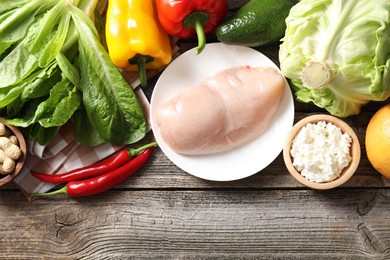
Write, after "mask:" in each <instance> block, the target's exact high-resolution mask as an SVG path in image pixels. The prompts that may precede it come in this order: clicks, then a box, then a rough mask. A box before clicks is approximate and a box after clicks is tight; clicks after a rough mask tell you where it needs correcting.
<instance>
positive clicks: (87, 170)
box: [31, 142, 157, 184]
mask: <svg viewBox="0 0 390 260" xmlns="http://www.w3.org/2000/svg"><path fill="white" fill-rule="evenodd" d="M155 145H157V143H156V142H152V143H149V144H146V145H144V146H142V147H140V148H137V149H130V150H126V149H122V150H121V151H119V152H118V153H116V154H115V155H113V156H111V157H109V158H107V159H105V160H103V161H100V162H98V163H95V164H92V165H88V166H85V167H81V168H77V169H74V170H72V171H69V172H66V173H61V174H47V173H40V172H35V171H32V172H31V174H32V175H33V176H34V177H36V178H38V179H39V180H41V181H44V182H50V183H56V184H58V183H67V182H70V181H76V180H82V179H87V178H91V177H94V176H98V175H101V174H103V173H106V172H109V171H113V170H115V169H117V168H119V167H120V166H122V165H124V164H126V163H128V162H130V161H131V159H132V158H133V157H134V156H135V155H137V154H138V153H140V152H141V151H143V150H145V149H146V148H149V147H152V146H155Z"/></svg>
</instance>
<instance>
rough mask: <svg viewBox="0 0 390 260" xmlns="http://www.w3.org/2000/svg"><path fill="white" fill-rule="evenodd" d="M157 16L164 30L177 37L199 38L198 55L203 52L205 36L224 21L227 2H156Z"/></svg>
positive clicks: (210, 0) (209, 0) (216, 0)
mask: <svg viewBox="0 0 390 260" xmlns="http://www.w3.org/2000/svg"><path fill="white" fill-rule="evenodd" d="M156 7H157V14H158V19H159V21H160V24H161V26H162V27H163V28H164V30H165V31H166V32H167V33H168V34H170V35H172V36H175V37H178V38H181V39H186V38H189V37H191V36H193V35H195V34H197V37H198V47H197V48H196V54H199V53H201V52H202V51H203V49H204V47H205V45H206V40H205V34H206V33H209V32H212V31H214V30H215V29H216V28H217V26H218V25H219V24H220V23H222V21H223V20H224V18H225V16H226V13H227V8H228V3H227V0H156Z"/></svg>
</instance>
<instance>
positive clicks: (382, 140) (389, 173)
mask: <svg viewBox="0 0 390 260" xmlns="http://www.w3.org/2000/svg"><path fill="white" fill-rule="evenodd" d="M365 143H366V152H367V157H368V160H369V161H370V163H371V165H372V166H373V167H374V168H375V169H376V170H377V171H378V172H379V173H381V174H382V175H383V176H384V177H386V178H389V179H390V104H387V105H384V106H383V107H381V108H380V109H379V110H378V111H377V112H376V113H375V114H374V115H373V116H372V118H371V119H370V122H369V123H368V126H367V129H366V140H365Z"/></svg>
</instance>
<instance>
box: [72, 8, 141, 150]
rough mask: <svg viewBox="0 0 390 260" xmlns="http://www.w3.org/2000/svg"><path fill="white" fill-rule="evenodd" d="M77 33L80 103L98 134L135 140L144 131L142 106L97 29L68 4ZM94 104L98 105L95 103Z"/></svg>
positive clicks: (129, 140)
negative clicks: (106, 49)
mask: <svg viewBox="0 0 390 260" xmlns="http://www.w3.org/2000/svg"><path fill="white" fill-rule="evenodd" d="M70 11H71V15H72V18H73V21H74V22H75V24H76V27H77V30H78V32H79V51H80V70H81V74H82V75H84V77H81V80H80V89H81V90H82V92H83V104H84V107H85V109H86V112H87V114H88V116H89V118H92V119H93V120H90V122H91V124H92V125H93V127H94V129H96V130H97V132H98V133H99V135H100V136H101V137H102V138H103V139H105V140H109V141H112V142H114V143H134V142H136V141H138V140H140V139H141V138H142V137H143V136H144V135H145V132H146V123H145V119H144V116H143V113H142V109H141V107H140V105H139V103H138V101H137V99H136V97H135V94H134V92H133V91H132V90H131V87H130V86H129V84H128V83H127V82H126V81H125V79H124V78H123V77H122V75H121V74H120V72H119V71H118V69H117V68H116V67H115V66H114V65H113V64H112V62H111V60H110V58H109V56H108V54H107V52H106V51H105V50H104V48H103V46H102V45H101V43H100V42H99V40H98V34H97V31H96V28H95V27H94V26H93V24H92V22H91V21H90V20H89V19H87V18H88V17H87V16H86V14H85V13H83V12H81V11H80V10H79V9H78V8H75V7H70ZM96 104H99V105H98V106H97V105H96Z"/></svg>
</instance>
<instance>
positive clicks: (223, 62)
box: [150, 43, 294, 181]
mask: <svg viewBox="0 0 390 260" xmlns="http://www.w3.org/2000/svg"><path fill="white" fill-rule="evenodd" d="M239 65H250V66H271V67H274V68H277V66H276V65H275V64H274V63H273V62H272V61H271V60H270V59H268V58H267V57H266V56H264V55H263V54H261V53H260V52H258V51H256V50H254V49H252V48H249V47H243V46H233V45H226V44H223V43H210V44H207V45H206V48H205V49H204V50H203V52H202V53H201V54H200V55H198V56H196V55H195V50H194V49H192V50H189V51H187V52H185V53H184V54H182V55H180V56H179V57H178V58H176V59H175V60H174V61H173V62H171V64H169V65H168V67H167V68H166V69H165V70H164V72H163V73H162V74H161V76H160V78H159V79H158V81H157V83H156V85H155V87H154V90H153V94H152V98H151V103H150V120H151V126H152V130H153V133H154V136H155V138H156V141H157V142H158V144H159V147H160V148H161V150H162V151H163V152H164V153H165V155H166V156H167V157H168V158H169V159H170V160H171V161H172V162H173V163H174V164H176V165H177V166H178V167H180V168H181V169H182V170H184V171H186V172H188V173H189V174H192V175H194V176H196V177H199V178H202V179H207V180H213V181H232V180H238V179H242V178H246V177H248V176H251V175H253V174H255V173H257V172H259V171H261V170H262V169H264V168H265V167H267V166H268V165H269V164H270V163H271V162H272V161H273V160H274V159H275V158H276V157H277V156H278V155H279V153H280V152H281V151H282V149H283V146H284V142H285V139H286V136H287V134H288V133H289V131H290V130H291V128H292V125H293V121H294V102H293V97H292V93H291V90H290V87H289V85H288V83H287V81H286V87H285V91H284V94H283V97H282V100H281V106H280V108H279V110H278V112H277V114H276V116H275V118H274V120H273V122H272V124H271V125H270V126H269V128H268V130H267V131H266V132H265V133H264V134H263V135H261V136H260V137H259V138H257V139H255V140H253V141H251V142H250V143H247V144H245V145H243V146H240V147H238V148H235V149H233V150H231V151H228V152H224V153H218V154H212V155H202V156H188V155H182V154H178V153H176V152H174V151H173V150H172V149H170V148H169V146H168V145H167V144H166V143H165V142H164V140H163V139H162V137H161V135H160V130H159V127H158V126H157V124H156V121H155V111H156V108H157V107H158V105H159V104H161V103H163V102H165V101H167V100H169V99H170V98H172V97H173V96H174V95H175V94H176V93H177V92H178V91H179V90H180V89H181V88H183V87H185V86H188V85H191V84H196V83H198V82H200V81H201V80H203V79H204V78H205V77H208V76H212V75H214V74H215V73H217V72H219V71H221V70H224V69H227V68H231V67H235V66H239ZM277 69H278V68H277Z"/></svg>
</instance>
